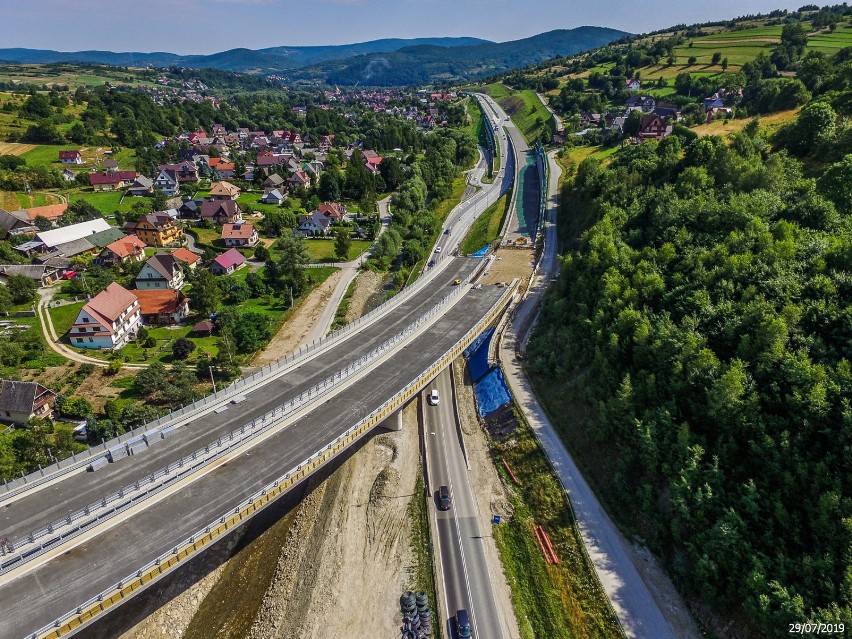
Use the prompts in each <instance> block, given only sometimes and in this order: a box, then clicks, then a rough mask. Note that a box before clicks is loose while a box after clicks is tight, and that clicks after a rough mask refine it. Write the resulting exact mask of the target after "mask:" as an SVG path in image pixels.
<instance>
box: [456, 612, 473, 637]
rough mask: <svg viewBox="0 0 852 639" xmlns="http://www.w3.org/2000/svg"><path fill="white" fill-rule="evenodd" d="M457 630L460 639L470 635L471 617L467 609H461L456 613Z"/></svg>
mask: <svg viewBox="0 0 852 639" xmlns="http://www.w3.org/2000/svg"><path fill="white" fill-rule="evenodd" d="M456 632H457V633H458V637H459V639H467V637H470V633H471V629H470V618H469V617H468V614H467V610H459V611H458V612H457V613H456Z"/></svg>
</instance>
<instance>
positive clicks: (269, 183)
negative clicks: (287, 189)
mask: <svg viewBox="0 0 852 639" xmlns="http://www.w3.org/2000/svg"><path fill="white" fill-rule="evenodd" d="M285 184H286V182H285V180H284V178H283V177H281V176H280V175H278V174H277V173H273V174H271V175H270V176H269V177H268V178H266V179H265V180H264V181H263V184H261V186H262V187H263V189H264V190H267V189H282V188H284V186H285Z"/></svg>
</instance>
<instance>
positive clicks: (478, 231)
mask: <svg viewBox="0 0 852 639" xmlns="http://www.w3.org/2000/svg"><path fill="white" fill-rule="evenodd" d="M508 203H509V199H508V198H507V197H506V196H505V195H504V196H503V197H501V198H500V199H499V200H497V201H496V202H495V203H494V204H492V205H491V206H489V207H488V208H487V209H486V210H485V212H484V213H482V215H480V216H479V217H478V218H476V222H474V223H473V226H471V227H470V230H469V231H468V232H467V235H465V237H464V240H462V243H461V245H460V246H459V252H460V253H463V254H467V255H469V254H471V253H475V252H476V251H478V250H479V249H481V248H483V247H485V246H486V245H488V244H491V242H493V241H494V240H496V239H497V238H498V237H500V225H501V224H502V222H503V216H504V215H505V214H506V207H507V205H508Z"/></svg>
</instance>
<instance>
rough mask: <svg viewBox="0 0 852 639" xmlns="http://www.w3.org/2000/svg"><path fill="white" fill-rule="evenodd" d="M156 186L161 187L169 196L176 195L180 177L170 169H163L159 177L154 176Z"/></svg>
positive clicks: (156, 187) (164, 193)
mask: <svg viewBox="0 0 852 639" xmlns="http://www.w3.org/2000/svg"><path fill="white" fill-rule="evenodd" d="M154 188H155V189H160V190H161V191H162V192H163V195H167V196H169V197H171V196H173V195H176V194H177V192H178V179H177V176H176V175H175V172H174V171H172V170H169V169H162V170H161V171H160V172H159V173H158V174H157V177H156V178H154Z"/></svg>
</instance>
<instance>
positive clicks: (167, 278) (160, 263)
mask: <svg viewBox="0 0 852 639" xmlns="http://www.w3.org/2000/svg"><path fill="white" fill-rule="evenodd" d="M134 282H135V284H136V288H137V289H139V290H140V291H144V290H150V289H161V290H163V289H168V288H171V289H175V290H180V289H181V288H183V285H184V279H183V268H181V263H180V261H179V260H178V259H177V258H175V257H174V256H173V255H172V254H170V253H157V254H156V255H154V256H152V257H151V258H150V259H149V260H148V261H147V262H145V264H143V265H142V268H141V270H140V271H139V275H137V276H136V279H135V280H134Z"/></svg>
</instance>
